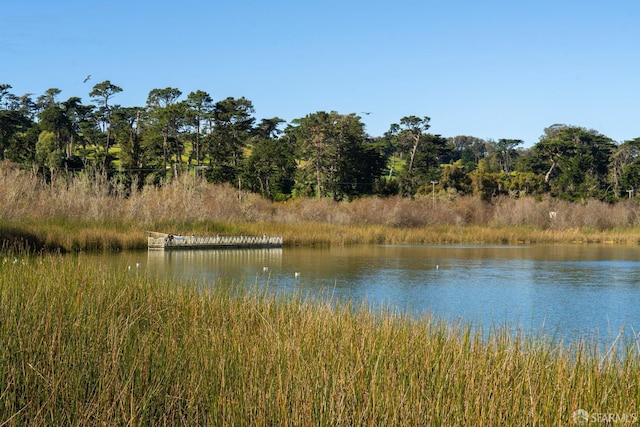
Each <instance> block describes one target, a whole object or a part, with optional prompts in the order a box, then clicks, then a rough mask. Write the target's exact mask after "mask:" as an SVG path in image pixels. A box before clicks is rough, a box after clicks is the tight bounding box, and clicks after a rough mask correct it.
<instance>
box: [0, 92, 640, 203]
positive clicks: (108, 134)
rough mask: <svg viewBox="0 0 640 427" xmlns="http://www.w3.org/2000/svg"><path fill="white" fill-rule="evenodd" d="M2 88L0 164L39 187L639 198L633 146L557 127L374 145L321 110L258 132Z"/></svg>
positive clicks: (206, 98)
mask: <svg viewBox="0 0 640 427" xmlns="http://www.w3.org/2000/svg"><path fill="white" fill-rule="evenodd" d="M10 89H11V86H10V85H7V84H2V85H0V160H4V159H7V160H11V161H13V162H16V163H19V164H21V165H23V166H24V167H27V168H30V167H37V169H38V170H39V171H41V172H42V173H43V175H45V176H51V175H52V174H56V173H61V172H62V171H64V170H66V171H69V172H74V173H77V172H80V171H83V170H86V169H87V168H90V169H95V168H99V169H100V170H104V171H105V172H106V173H107V174H108V175H109V176H113V175H114V173H116V172H117V173H118V175H119V176H120V177H121V181H122V182H123V183H126V186H127V188H130V186H131V185H133V184H134V183H136V186H137V187H138V188H140V187H141V186H142V185H144V184H154V185H159V184H161V183H164V182H166V181H168V180H171V179H175V178H177V177H178V176H179V175H180V174H182V173H190V174H198V175H200V176H206V177H207V179H208V180H209V181H211V182H216V183H229V184H231V185H233V186H234V187H237V188H239V189H241V190H250V191H253V192H256V193H260V194H262V195H263V196H265V197H267V198H270V199H272V200H286V199H287V198H290V197H314V196H315V197H320V198H321V197H328V198H331V199H333V200H344V199H353V198H356V197H360V196H364V195H370V194H373V195H383V196H387V195H394V194H401V195H403V196H408V197H411V196H414V195H415V194H417V193H427V192H431V191H432V188H433V186H434V184H432V182H437V183H438V184H437V185H438V186H437V190H438V191H447V192H448V193H449V194H450V195H452V196H453V195H456V194H460V195H464V194H477V195H479V196H480V197H481V198H483V199H485V200H492V198H493V197H494V196H497V195H507V196H509V197H521V196H523V195H536V196H541V195H543V194H550V195H552V196H557V197H560V198H563V199H566V200H570V201H585V200H587V199H592V198H593V199H599V200H602V201H608V202H612V201H616V200H619V199H620V198H628V197H629V196H632V197H635V196H636V195H637V191H638V187H640V138H636V139H634V140H630V141H625V142H623V143H621V144H619V145H617V144H615V143H614V142H613V141H612V140H611V139H610V138H608V137H606V136H604V135H602V134H600V133H598V132H597V131H595V130H590V129H586V128H582V127H577V126H569V125H564V124H554V125H552V126H549V127H548V128H546V129H544V134H543V136H542V137H541V138H540V141H539V142H538V143H537V144H535V145H533V146H532V147H529V148H527V149H523V148H521V147H520V146H521V145H522V143H523V142H522V140H520V139H507V138H502V139H498V140H497V141H494V140H484V139H482V138H478V137H474V136H468V135H459V136H455V137H449V138H445V137H442V136H440V135H434V134H429V133H427V131H428V130H429V128H430V122H431V119H430V118H429V117H427V116H413V115H411V116H405V117H402V118H401V119H400V121H399V122H398V123H397V124H392V125H391V126H390V128H389V131H388V132H387V133H385V135H384V136H383V137H377V138H372V137H371V136H369V135H367V134H366V133H365V131H364V124H363V123H362V122H361V121H360V117H359V116H357V115H356V114H355V113H351V114H338V113H337V112H335V111H332V112H324V111H319V112H316V113H313V114H309V115H307V116H305V117H303V118H297V119H294V120H292V121H291V122H290V123H289V125H288V127H287V128H286V130H285V131H284V132H283V131H282V130H281V129H280V127H281V126H282V127H284V124H285V120H283V119H280V118H278V117H274V118H270V119H262V120H261V121H259V122H256V119H255V117H254V116H253V115H254V108H253V104H252V102H251V101H249V100H248V99H246V98H244V97H241V98H233V97H227V98H225V99H223V100H220V101H218V102H214V100H213V99H212V97H211V96H210V95H209V94H208V93H207V92H204V91H201V90H198V91H194V92H191V93H190V94H189V95H188V96H187V98H186V99H185V100H182V101H181V100H180V97H181V96H182V92H181V91H180V90H179V89H177V88H172V87H167V88H164V89H153V90H151V91H150V92H149V96H148V98H147V103H146V106H144V107H123V106H120V105H115V104H113V102H112V100H113V98H114V96H115V95H117V94H118V93H119V92H121V91H122V89H121V88H120V87H118V86H116V85H114V84H112V83H111V82H110V81H109V80H106V81H104V82H102V83H98V84H96V85H95V86H94V87H93V89H92V90H91V92H90V93H89V96H90V97H91V99H92V100H93V101H94V102H95V103H96V105H84V104H83V103H82V100H81V98H79V97H70V98H69V99H67V100H66V101H63V102H59V101H58V99H57V98H58V97H59V95H60V93H61V91H60V90H59V89H56V88H50V89H47V90H46V92H45V93H44V94H42V95H41V96H39V97H37V99H36V101H33V100H32V99H31V95H29V94H26V95H23V96H20V97H18V96H16V95H14V94H12V93H11V92H10Z"/></svg>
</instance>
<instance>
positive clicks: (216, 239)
mask: <svg viewBox="0 0 640 427" xmlns="http://www.w3.org/2000/svg"><path fill="white" fill-rule="evenodd" d="M147 240H148V245H149V250H154V251H155V250H160V251H163V250H174V249H265V248H267V249H268V248H281V247H282V237H275V236H267V235H266V234H265V235H263V236H220V235H216V236H204V237H203V236H182V235H179V234H177V235H174V234H166V233H157V232H148V236H147Z"/></svg>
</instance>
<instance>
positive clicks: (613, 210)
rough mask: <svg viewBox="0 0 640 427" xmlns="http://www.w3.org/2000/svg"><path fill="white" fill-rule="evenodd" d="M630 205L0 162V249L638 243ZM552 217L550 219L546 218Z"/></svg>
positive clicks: (638, 224)
mask: <svg viewBox="0 0 640 427" xmlns="http://www.w3.org/2000/svg"><path fill="white" fill-rule="evenodd" d="M639 207H640V205H639V203H638V201H637V200H634V199H631V200H624V201H621V202H619V203H616V204H606V203H602V202H598V201H586V202H584V203H568V202H564V201H561V200H555V199H541V200H538V199H534V198H531V197H523V198H520V199H509V198H497V199H495V200H492V201H491V202H485V201H482V200H480V199H479V198H477V197H471V196H458V195H455V194H449V193H442V194H440V193H439V194H437V197H436V199H435V202H434V199H433V198H431V197H424V196H421V197H417V198H416V199H408V198H402V197H388V198H380V197H365V198H362V199H357V200H353V201H344V202H335V201H332V200H328V199H322V200H315V199H304V200H303V199H295V200H290V201H287V202H282V203H274V202H270V201H268V200H265V199H263V198H261V197H259V196H258V195H256V194H251V193H246V192H241V191H238V190H237V189H234V188H232V187H229V186H226V185H213V184H209V183H207V182H206V181H203V180H201V179H195V178H194V177H192V176H189V175H186V174H185V175H183V176H181V177H180V178H178V179H176V180H174V181H172V182H170V183H167V184H165V185H164V186H162V187H153V186H147V187H144V188H143V189H142V190H140V191H135V192H133V193H128V192H127V191H126V189H125V188H123V186H122V184H121V183H120V182H118V181H116V180H109V179H108V178H107V177H106V176H104V175H103V174H100V173H94V174H89V173H86V172H84V173H81V174H79V175H77V176H64V175H60V176H54V177H53V178H52V180H51V182H43V181H42V180H41V179H40V178H39V177H38V175H37V174H35V173H33V172H31V171H24V170H22V169H20V168H18V167H15V166H11V165H10V164H7V163H2V162H0V248H18V249H21V248H23V247H28V248H31V249H32V250H33V249H36V250H50V251H62V252H64V251H67V252H74V251H100V250H110V251H118V250H126V249H142V248H145V247H146V244H147V243H146V233H145V231H162V232H169V233H182V234H245V235H262V234H264V233H266V234H269V235H281V236H283V237H284V242H285V245H305V246H313V245H316V246H317V245H343V244H359V243H365V244H369V243H386V244H445V243H457V244H460V243H462V244H466V243H477V244H482V243H484V244H496V243H497V244H521V243H525V244H526V243H616V244H631V245H637V244H638V243H639V242H640V209H639ZM550 212H555V214H554V215H555V216H554V218H553V219H552V218H550V214H549V213H550Z"/></svg>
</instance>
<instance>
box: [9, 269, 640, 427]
mask: <svg viewBox="0 0 640 427" xmlns="http://www.w3.org/2000/svg"><path fill="white" fill-rule="evenodd" d="M0 272H1V274H0V297H1V300H2V304H1V305H0V319H1V320H2V321H1V322H0V344H1V345H0V387H1V388H0V424H1V425H7V426H12V425H25V424H28V425H96V424H100V425H134V426H135V425H251V426H265V425H284V426H286V425H505V426H509V425H518V426H520V425H567V424H569V423H571V414H572V412H573V411H575V410H577V409H578V408H581V409H585V410H587V411H589V412H592V413H615V414H620V415H621V416H622V415H623V414H635V413H637V410H638V403H639V399H640V387H639V383H640V363H639V361H640V358H639V356H638V349H637V348H636V344H637V343H633V342H630V343H628V345H626V347H623V348H622V350H620V351H617V350H613V351H612V352H611V353H609V354H606V355H603V354H602V353H600V352H598V351H596V350H595V348H594V347H591V346H590V345H589V344H588V343H580V344H578V345H577V346H575V347H572V348H568V347H562V346H558V345H553V344H551V343H550V342H548V341H546V340H545V339H544V338H543V337H537V338H535V337H534V338H531V337H529V338H526V337H514V336H513V335H511V334H509V333H507V332H504V331H505V330H506V329H502V328H499V327H497V328H495V330H492V331H489V333H486V332H485V333H482V332H481V331H479V332H476V331H474V328H472V327H471V326H470V325H465V324H454V325H451V324H446V323H444V322H441V321H439V320H438V319H435V318H433V317H431V316H425V317H423V318H420V319H415V318H409V317H405V316H403V315H401V314H398V313H394V312H392V311H389V310H382V311H370V310H369V309H367V308H366V307H353V306H350V305H342V304H336V303H335V302H332V301H330V300H326V301H325V302H322V301H320V302H318V301H317V300H314V301H313V302H310V301H308V300H306V299H305V298H304V295H297V296H293V297H288V298H285V297H284V296H282V295H280V296H279V295H274V294H272V293H269V292H268V291H264V292H260V291H258V290H257V289H254V290H253V291H252V292H248V293H245V292H244V291H241V290H239V289H240V287H238V288H235V287H234V286H233V285H232V284H222V283H217V284H215V285H213V286H212V289H210V290H206V291H202V290H197V289H196V287H195V286H192V285H190V284H180V283H173V282H168V281H161V280H156V279H151V278H149V277H147V276H146V275H145V274H143V273H142V272H140V271H137V270H136V269H135V268H134V269H132V270H125V271H113V270H109V269H107V268H104V267H101V266H100V265H99V264H97V263H96V264H90V265H87V264H83V263H81V262H80V261H79V260H78V259H76V258H73V257H56V256H43V257H38V258H35V259H27V258H18V259H16V260H14V259H11V258H9V259H6V260H4V261H3V262H2V263H1V264H0Z"/></svg>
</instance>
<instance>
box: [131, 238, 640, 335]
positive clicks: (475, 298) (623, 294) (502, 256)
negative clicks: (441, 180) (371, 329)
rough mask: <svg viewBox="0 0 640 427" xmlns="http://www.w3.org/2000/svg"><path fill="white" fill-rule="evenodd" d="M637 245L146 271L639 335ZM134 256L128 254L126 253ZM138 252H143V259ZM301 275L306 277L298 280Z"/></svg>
mask: <svg viewBox="0 0 640 427" xmlns="http://www.w3.org/2000/svg"><path fill="white" fill-rule="evenodd" d="M638 255H639V251H638V249H636V248H629V247H616V246H591V245H586V246H579V245H573V246H429V247H424V246H373V245H372V246H358V247H348V248H323V249H310V248H284V249H259V250H224V251H175V252H162V251H158V252H154V251H151V252H149V253H148V254H147V253H145V254H144V256H146V259H142V260H139V259H135V260H134V259H127V261H126V262H128V263H132V262H141V263H143V264H146V265H143V267H144V268H145V271H147V272H148V273H149V274H154V275H160V276H165V277H178V278H183V279H189V280H197V281H198V282H200V283H201V286H203V287H206V286H215V283H217V281H219V280H227V281H233V282H234V283H238V285H239V286H240V285H243V284H244V285H250V286H256V285H258V286H260V287H267V288H269V289H273V290H274V291H285V292H297V293H302V294H305V295H306V294H309V295H323V296H326V295H327V294H330V295H332V296H333V297H334V298H335V299H336V300H341V299H343V300H344V299H349V300H351V301H353V302H355V303H356V304H359V303H363V302H364V303H367V304H369V305H372V306H374V307H380V306H386V307H390V308H395V309H397V310H400V311H402V312H409V313H412V314H415V315H421V314H424V313H435V314H437V315H439V316H442V317H444V318H447V319H456V320H457V319H461V320H464V321H469V322H473V323H474V324H476V325H479V326H480V327H482V328H483V329H488V327H489V325H494V326H495V325H496V324H498V325H499V324H504V323H508V324H510V325H516V327H520V328H521V329H523V330H525V331H530V332H534V333H539V332H543V333H546V334H556V335H559V336H561V337H563V338H565V339H566V340H573V339H575V338H576V337H580V336H588V337H591V336H593V334H595V333H597V334H598V335H599V336H600V337H602V338H603V339H604V340H612V339H615V337H616V336H617V334H618V332H619V330H620V329H621V328H622V329H624V330H626V331H627V332H628V333H630V334H631V335H633V334H634V332H635V331H638V332H640V310H638V308H637V307H640V263H639V262H638V258H639V257H638ZM128 256H129V258H131V255H130V254H129V255H128ZM136 256H138V257H139V256H141V254H137V255H136ZM296 272H299V273H300V275H299V277H296V274H295V273H296Z"/></svg>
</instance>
